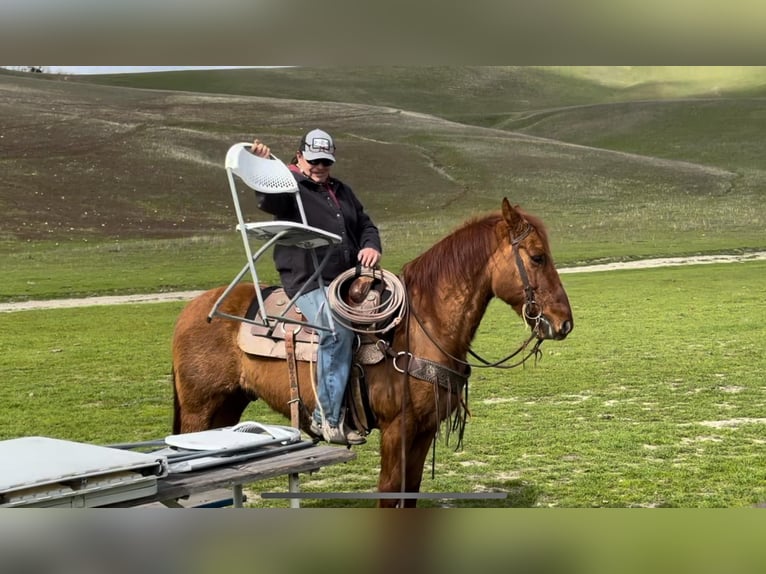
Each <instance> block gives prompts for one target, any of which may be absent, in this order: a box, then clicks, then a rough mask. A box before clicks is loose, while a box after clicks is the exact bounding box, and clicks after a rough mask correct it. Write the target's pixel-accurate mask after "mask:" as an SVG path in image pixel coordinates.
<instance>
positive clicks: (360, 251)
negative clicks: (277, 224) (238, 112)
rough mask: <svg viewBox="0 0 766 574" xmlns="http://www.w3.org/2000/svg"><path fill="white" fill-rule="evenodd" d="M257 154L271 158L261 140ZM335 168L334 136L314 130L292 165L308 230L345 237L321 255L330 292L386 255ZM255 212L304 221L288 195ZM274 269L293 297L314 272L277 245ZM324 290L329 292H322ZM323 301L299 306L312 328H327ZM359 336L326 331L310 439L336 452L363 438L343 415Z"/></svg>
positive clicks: (315, 289)
mask: <svg viewBox="0 0 766 574" xmlns="http://www.w3.org/2000/svg"><path fill="white" fill-rule="evenodd" d="M252 153H254V154H255V155H257V156H259V157H269V155H270V153H271V150H270V149H269V147H268V146H267V145H266V144H264V143H262V142H261V141H259V140H257V139H256V140H255V141H254V142H253V147H252ZM334 163H335V143H334V142H333V139H332V137H331V136H330V134H328V133H327V132H325V131H323V130H319V129H314V130H311V131H309V132H308V133H307V134H306V135H304V136H303V138H301V141H300V144H299V146H298V150H297V151H296V154H295V157H294V158H293V160H292V162H291V164H290V165H289V168H290V171H292V173H293V175H294V177H295V181H296V182H297V184H298V189H299V193H300V195H301V201H302V202H303V207H304V209H305V213H306V220H307V223H308V224H309V225H311V226H313V227H317V228H320V229H323V230H325V231H329V232H331V233H335V234H337V235H339V236H340V237H341V242H340V243H339V244H338V245H330V246H327V247H320V248H317V256H318V258H319V260H320V261H321V260H322V258H323V257H324V255H325V250H328V249H329V250H331V253H330V256H329V259H328V262H327V264H326V265H325V267H324V269H323V271H322V279H323V281H324V284H325V285H329V284H330V283H331V282H332V281H333V280H334V279H335V278H336V277H337V276H338V275H340V274H341V273H342V272H344V271H346V270H347V269H349V268H351V267H354V266H356V265H358V264H361V265H362V266H365V267H374V266H375V265H377V264H378V262H379V261H380V256H381V253H382V251H383V249H382V247H381V241H380V234H379V233H378V228H377V227H376V226H375V224H374V223H373V221H372V219H370V216H369V215H367V213H365V211H364V207H363V206H362V204H361V202H360V201H359V199H358V198H357V197H356V195H354V192H353V191H352V190H351V188H350V187H349V186H348V185H346V184H345V183H343V182H342V181H340V180H339V179H336V178H334V177H332V176H331V175H330V167H331V166H332V165H333V164H334ZM257 195H258V200H259V203H258V207H259V208H260V209H262V210H263V211H266V212H267V213H271V214H272V215H274V216H276V218H277V219H281V220H290V221H300V219H301V218H300V213H299V211H298V207H297V204H296V202H295V200H294V198H293V197H292V196H289V195H287V194H268V195H267V194H257ZM274 262H275V264H276V267H277V271H278V272H279V276H280V280H281V282H282V287H283V288H284V290H285V292H286V293H287V295H288V296H290V297H292V296H293V295H295V294H296V293H297V292H298V290H299V289H300V288H301V286H303V284H304V283H306V280H307V279H308V278H309V277H310V276H311V274H312V273H313V272H314V264H313V260H312V258H311V253H310V252H309V251H308V250H306V249H302V248H300V247H295V246H288V245H277V246H275V248H274ZM325 289H326V287H325ZM326 301H327V298H326V295H325V294H323V293H321V292H320V291H319V286H318V284H317V283H316V282H313V283H312V284H310V285H307V286H306V291H305V292H304V293H303V295H301V296H300V297H299V298H298V300H297V301H296V305H297V306H298V307H299V308H300V310H301V311H302V312H303V314H304V315H305V316H306V317H307V319H308V320H309V321H311V322H315V323H316V324H317V325H324V326H329V319H328V316H329V313H330V310H329V309H327V308H326ZM353 342H354V333H353V332H352V331H351V330H349V329H347V328H346V327H344V326H343V325H340V324H338V322H337V321H336V322H335V334H334V335H333V334H332V333H331V332H330V331H328V330H322V331H321V332H320V338H319V348H318V353H317V399H318V401H317V402H318V404H317V408H316V409H315V410H314V413H313V416H312V424H311V431H312V433H314V434H315V435H316V436H318V437H320V436H321V437H322V438H324V439H325V440H326V441H327V442H331V443H336V444H362V443H364V442H365V441H366V439H365V438H364V436H362V435H361V434H359V433H358V432H356V431H354V430H352V429H350V428H349V427H348V426H347V425H346V424H345V422H344V420H343V419H344V413H343V412H342V408H341V407H342V402H343V394H344V392H345V390H346V384H347V382H348V376H349V373H350V369H351V361H352V358H353Z"/></svg>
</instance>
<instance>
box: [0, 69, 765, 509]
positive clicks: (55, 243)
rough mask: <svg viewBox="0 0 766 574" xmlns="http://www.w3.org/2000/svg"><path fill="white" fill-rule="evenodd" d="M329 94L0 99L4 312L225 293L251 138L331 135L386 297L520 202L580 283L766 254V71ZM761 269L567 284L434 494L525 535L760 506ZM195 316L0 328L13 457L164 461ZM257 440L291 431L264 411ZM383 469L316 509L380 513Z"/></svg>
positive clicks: (12, 80)
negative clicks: (463, 235)
mask: <svg viewBox="0 0 766 574" xmlns="http://www.w3.org/2000/svg"><path fill="white" fill-rule="evenodd" d="M321 72H322V73H323V74H329V76H323V77H327V78H329V79H333V80H334V81H326V82H321V83H318V82H317V76H318V74H319V73H320V71H319V70H314V69H290V70H272V71H257V70H248V71H236V70H229V71H225V72H224V71H221V72H207V71H206V72H177V73H168V74H150V75H137V76H133V75H130V76H109V77H106V76H104V77H97V78H87V79H83V78H63V77H47V76H45V75H43V77H37V76H35V77H30V76H27V75H24V74H18V73H7V72H3V71H0V94H2V96H3V97H2V98H0V125H2V126H3V132H2V136H3V137H2V139H0V149H2V153H1V154H0V165H2V169H0V259H1V260H2V262H3V280H2V282H0V300H2V301H18V300H25V299H37V298H46V299H47V298H62V297H71V296H88V295H103V294H127V293H140V292H157V291H172V290H187V289H203V288H207V287H213V286H217V285H220V284H224V283H226V282H228V281H229V279H230V278H231V277H232V276H233V275H234V274H235V273H236V271H238V270H239V268H240V267H241V265H242V264H243V261H242V246H241V245H240V244H239V240H238V236H237V235H236V234H235V233H234V231H233V224H234V217H233V212H232V207H231V205H229V202H228V197H227V194H228V188H227V184H226V180H225V177H224V172H223V168H222V162H223V156H224V154H225V151H226V149H227V148H228V146H229V145H230V144H231V143H234V142H236V141H246V140H249V139H251V138H252V137H253V136H254V135H256V134H257V135H258V136H259V137H261V136H262V139H267V140H268V141H269V142H270V143H272V147H273V148H274V150H275V153H276V154H277V155H278V156H280V157H282V158H283V159H288V155H289V154H290V153H291V151H292V147H293V146H294V145H295V142H296V141H297V139H298V138H299V137H300V134H301V132H302V131H304V129H305V128H307V127H308V126H313V125H315V124H321V125H322V126H324V127H326V129H328V130H329V131H331V132H332V133H333V134H336V135H337V139H338V144H339V150H338V154H339V158H340V161H339V163H338V165H337V168H336V173H337V175H339V176H340V177H342V178H343V179H346V180H348V181H349V183H351V184H352V186H353V187H354V188H355V189H356V190H357V191H358V193H359V195H360V196H361V197H362V199H363V201H364V203H365V205H366V207H367V209H368V211H369V212H370V213H371V214H372V215H373V217H374V219H375V220H376V222H377V223H378V224H379V226H380V229H381V233H382V235H383V239H384V246H385V254H384V260H383V264H384V267H386V268H387V269H390V270H392V271H397V270H398V269H399V268H400V267H401V265H402V264H403V263H404V262H406V261H407V260H409V259H411V258H412V257H414V256H415V255H416V254H418V253H420V252H421V251H423V250H424V249H425V248H426V247H428V246H429V245H431V244H432V243H433V242H434V241H436V240H437V239H438V238H440V237H442V236H443V235H445V234H447V233H448V232H449V231H450V230H451V229H453V228H454V227H456V226H457V225H458V224H459V223H460V222H462V221H464V220H465V219H467V218H469V217H472V216H475V215H480V214H482V213H484V212H486V211H489V210H495V209H498V208H499V206H500V200H501V199H502V197H505V196H507V197H509V199H511V201H512V202H514V203H519V204H521V205H522V206H523V207H525V208H526V209H528V210H529V211H531V212H533V213H536V214H537V215H539V216H541V217H542V218H543V220H544V221H545V222H546V224H547V225H548V227H549V230H550V234H551V238H552V242H553V252H554V257H555V259H556V262H557V264H558V265H559V266H560V267H561V266H563V265H568V266H574V265H581V264H586V263H591V262H605V261H622V260H633V259H638V258H642V257H652V256H677V255H690V254H714V253H743V252H750V251H756V250H763V249H766V236H765V235H764V233H763V229H764V213H766V209H764V207H766V201H764V190H766V172H764V169H763V166H762V162H761V155H762V154H761V150H762V147H763V146H762V144H763V133H764V132H763V129H762V128H763V125H764V124H763V122H764V117H766V116H764V114H765V113H766V105H765V104H766V100H765V99H764V92H765V91H766V89H765V88H764V86H765V85H766V83H765V82H764V76H765V74H764V71H763V69H761V68H747V69H704V70H703V69H698V70H687V69H676V70H665V69H655V68H651V69H649V68H647V69H630V70H628V69H606V68H587V69H586V68H577V69H574V68H566V69H559V68H542V69H541V68H522V69H515V68H508V69H506V68H428V69H422V70H414V69H410V68H370V69H353V70H352V69H330V70H322V71H321ZM341 79H346V80H349V81H348V82H345V83H343V82H340V80H341ZM336 84H337V85H341V84H342V85H344V86H345V88H346V89H345V90H343V91H342V92H341V91H338V90H337V89H334V88H333V85H336ZM135 87H138V88H141V89H134V88H135ZM243 199H244V202H245V205H246V207H249V209H248V213H249V214H250V215H251V216H253V217H260V215H259V214H258V213H257V210H256V209H255V208H254V205H253V204H252V198H249V197H244V198H243ZM765 266H766V265H765V264H764V263H763V262H748V263H742V264H729V265H705V266H696V267H683V268H680V267H679V268H668V269H656V270H636V271H619V272H600V273H594V274H572V275H566V276H564V280H565V285H566V288H567V290H568V292H569V295H570V299H571V301H572V305H573V309H574V313H575V330H574V332H573V333H572V335H571V336H570V337H569V338H568V339H567V340H566V341H563V342H559V343H553V342H548V343H546V344H545V345H544V346H543V351H544V355H543V358H542V361H541V362H540V364H538V365H537V366H536V367H529V366H528V367H527V368H525V369H519V370H514V371H500V370H482V369H476V370H475V372H474V375H473V376H472V378H471V398H470V403H471V404H470V406H471V411H472V415H473V416H472V418H471V421H470V423H469V426H468V430H467V435H466V446H465V448H464V449H463V450H462V451H460V452H455V451H454V449H453V447H454V445H445V444H443V442H439V444H438V446H437V449H436V459H435V465H436V466H435V468H436V474H435V478H434V479H431V478H429V476H428V470H429V469H428V468H427V469H426V478H425V479H424V484H423V490H424V491H430V492H486V491H495V490H496V491H502V492H506V493H508V499H507V501H505V503H504V504H505V505H506V506H513V507H549V506H553V507H657V506H661V507H689V508H697V507H745V506H751V505H753V504H756V503H758V502H760V501H762V500H763V499H764V494H765V493H764V486H763V477H762V472H760V471H759V470H758V469H761V468H763V467H764V462H765V461H764V455H763V444H764V436H765V435H764V433H763V428H764V427H763V425H764V422H765V421H766V419H765V418H764V416H763V414H762V413H763V411H764V402H765V401H766V398H765V397H766V394H765V391H766V388H765V387H764V385H763V381H762V377H761V375H760V373H762V372H763V371H764V367H766V365H764V360H765V359H764V353H763V340H764V334H765V333H764V326H763V321H762V318H761V316H762V306H763V304H762V301H763V298H764V295H765V294H766V293H764V287H763V280H762V277H763V273H764V267H765ZM264 273H265V276H266V278H267V279H270V280H274V279H275V277H274V275H273V272H272V271H270V270H269V269H268V268H264ZM182 305H183V304H182V303H163V304H152V305H127V306H120V307H94V308H79V309H62V310H49V311H24V312H19V313H9V314H3V315H2V316H0V325H1V326H2V332H0V372H2V374H3V380H4V383H3V385H2V389H1V390H0V404H2V405H3V407H1V408H0V413H2V419H3V421H4V425H3V427H2V429H0V438H11V437H15V436H23V435H36V434H40V435H47V436H54V437H60V438H67V439H72V440H83V441H88V442H93V443H99V444H106V443H110V442H123V441H130V440H142V439H147V438H157V437H159V436H163V435H164V434H167V433H168V432H169V428H170V416H171V412H170V410H171V388H170V384H169V371H170V337H171V333H172V328H173V323H174V321H175V318H176V316H177V315H178V313H179V311H180V309H181V307H182ZM511 315H512V314H511V312H510V311H509V310H508V309H506V308H504V307H502V306H501V305H499V304H497V303H493V306H492V307H491V309H490V313H488V315H487V317H486V318H485V321H484V322H483V323H482V326H481V329H480V332H479V334H478V337H477V340H476V343H475V347H476V350H477V351H479V352H480V353H481V354H483V355H486V356H490V357H492V356H502V355H504V354H507V352H508V350H509V348H511V347H515V345H516V344H518V342H519V341H520V340H522V339H523V338H524V329H523V327H522V325H521V322H520V321H519V320H518V319H517V318H515V317H513V316H511ZM245 416H246V417H249V418H256V419H259V420H264V421H266V422H269V421H272V422H280V423H281V422H282V421H281V419H277V418H276V417H275V415H273V414H272V413H270V412H267V411H266V410H265V408H264V407H263V406H262V405H259V404H257V403H255V404H254V405H252V406H251V407H250V409H249V410H248V411H247V412H246V415H245ZM376 441H377V434H373V435H372V437H371V441H370V443H369V444H368V445H366V446H364V447H362V448H359V449H357V453H358V459H357V460H356V461H354V462H353V463H349V465H347V466H344V467H341V468H327V469H323V470H322V471H321V472H319V473H317V474H315V475H313V476H311V477H306V478H305V480H304V481H303V485H302V488H303V489H304V490H306V491H312V490H314V491H333V490H351V491H362V492H365V491H372V490H373V489H374V488H375V481H376V475H377V465H378V453H377V445H376ZM429 464H430V462H429ZM283 482H284V481H272V482H268V483H264V484H262V485H260V484H259V485H258V486H257V489H258V490H259V491H260V490H280V489H282V490H284V489H285V487H286V485H285V484H283ZM251 494H252V496H251V499H252V501H253V503H254V504H256V505H259V506H264V505H266V503H265V502H264V501H262V500H260V499H259V498H258V497H257V494H256V493H255V492H253V493H251ZM491 502H492V504H493V505H495V504H496V503H497V501H491ZM279 504H280V503H279V502H273V501H272V502H270V503H269V505H279ZM306 504H307V505H316V506H327V505H330V504H331V503H323V502H321V501H318V502H307V503H306ZM337 504H338V503H337V502H335V503H333V505H337ZM429 504H430V505H440V504H457V505H460V503H454V502H450V503H447V502H424V503H423V505H425V506H428V505H429ZM466 504H468V503H466ZM470 504H471V505H475V504H476V502H475V501H471V503H470Z"/></svg>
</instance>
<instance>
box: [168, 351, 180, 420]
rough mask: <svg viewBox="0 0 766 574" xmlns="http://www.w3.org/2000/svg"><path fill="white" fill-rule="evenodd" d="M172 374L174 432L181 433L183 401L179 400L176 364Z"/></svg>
mask: <svg viewBox="0 0 766 574" xmlns="http://www.w3.org/2000/svg"><path fill="white" fill-rule="evenodd" d="M170 374H171V378H172V380H173V434H181V403H180V402H179V400H178V388H177V387H176V368H175V365H174V366H173V367H172V369H171V371H170Z"/></svg>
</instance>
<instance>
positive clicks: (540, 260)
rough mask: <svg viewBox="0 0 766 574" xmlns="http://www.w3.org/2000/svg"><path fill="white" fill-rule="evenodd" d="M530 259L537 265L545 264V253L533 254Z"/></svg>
mask: <svg viewBox="0 0 766 574" xmlns="http://www.w3.org/2000/svg"><path fill="white" fill-rule="evenodd" d="M530 259H531V260H532V262H533V263H535V264H536V265H545V255H531V256H530Z"/></svg>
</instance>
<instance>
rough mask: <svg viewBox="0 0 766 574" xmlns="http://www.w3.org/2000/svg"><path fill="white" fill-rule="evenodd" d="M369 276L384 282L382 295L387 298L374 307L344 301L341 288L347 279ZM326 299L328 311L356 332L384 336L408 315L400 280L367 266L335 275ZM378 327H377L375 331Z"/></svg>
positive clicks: (404, 291)
mask: <svg viewBox="0 0 766 574" xmlns="http://www.w3.org/2000/svg"><path fill="white" fill-rule="evenodd" d="M357 277H371V278H373V279H379V280H381V281H382V282H383V292H384V293H385V292H388V294H390V296H388V297H383V296H381V298H380V302H379V303H378V304H377V305H375V306H370V305H361V306H353V305H349V304H348V303H346V301H344V300H343V296H342V290H343V286H344V284H345V283H346V281H348V280H349V279H351V278H353V279H356V278H357ZM327 299H328V301H329V303H330V309H331V310H332V314H333V316H334V317H335V319H336V320H337V321H339V322H340V323H341V324H342V325H343V326H344V327H346V328H348V329H351V330H352V331H354V332H355V333H385V332H386V331H388V330H390V329H393V328H394V327H396V326H397V325H398V324H399V323H400V322H401V320H402V317H404V314H405V313H406V312H407V306H406V305H405V301H406V299H407V293H406V290H405V288H404V284H403V283H402V282H401V280H400V279H399V277H397V276H396V275H394V274H393V273H391V272H390V271H386V270H385V269H370V268H367V267H364V268H362V269H361V270H359V269H349V270H347V271H344V272H343V273H341V274H340V275H338V276H337V277H336V278H335V279H334V280H333V281H332V283H330V285H329V286H328V288H327ZM375 325H378V327H377V328H374V326H375Z"/></svg>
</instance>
